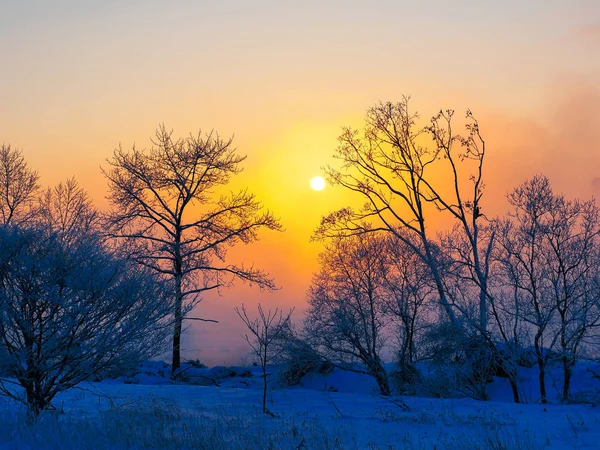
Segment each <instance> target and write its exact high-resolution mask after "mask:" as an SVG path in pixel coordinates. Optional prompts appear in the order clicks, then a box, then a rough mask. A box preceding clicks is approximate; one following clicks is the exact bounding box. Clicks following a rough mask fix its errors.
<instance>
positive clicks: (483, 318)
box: [479, 285, 487, 334]
mask: <svg viewBox="0 0 600 450" xmlns="http://www.w3.org/2000/svg"><path fill="white" fill-rule="evenodd" d="M479 331H480V332H481V334H485V333H486V332H487V286H486V285H482V287H481V289H480V290H479Z"/></svg>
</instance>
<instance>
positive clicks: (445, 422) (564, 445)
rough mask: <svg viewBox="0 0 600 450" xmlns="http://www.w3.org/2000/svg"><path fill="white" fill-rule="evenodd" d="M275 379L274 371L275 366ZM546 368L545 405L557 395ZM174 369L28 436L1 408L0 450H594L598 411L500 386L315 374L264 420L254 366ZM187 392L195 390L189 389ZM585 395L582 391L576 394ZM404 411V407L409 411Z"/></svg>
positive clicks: (86, 399) (91, 397) (582, 378)
mask: <svg viewBox="0 0 600 450" xmlns="http://www.w3.org/2000/svg"><path fill="white" fill-rule="evenodd" d="M272 370H273V371H275V370H276V369H272ZM595 372H596V373H597V372H600V367H598V365H597V364H593V363H580V364H579V365H578V366H576V370H575V377H574V386H573V391H574V392H575V398H577V397H578V396H584V395H585V396H586V397H590V396H591V392H593V391H594V390H596V391H597V390H598V389H599V388H600V380H598V378H597V377H595V376H594V373H595ZM559 373H560V372H559V371H558V370H555V371H552V372H551V374H550V376H549V378H548V381H549V383H548V384H549V394H550V399H551V400H552V401H553V402H554V401H556V398H557V395H558V394H557V393H558V387H559V386H560V379H559V378H560V377H559ZM168 374H169V368H168V367H166V365H164V364H163V363H161V362H149V363H145V364H144V365H143V366H142V367H141V368H140V371H139V373H138V374H136V375H135V376H132V377H129V378H121V379H118V380H105V381H102V382H99V383H86V384H84V385H82V386H81V388H78V389H73V390H70V391H67V392H63V393H61V394H60V395H59V396H58V397H57V398H56V400H55V401H54V405H55V406H56V407H57V409H58V411H57V413H54V414H46V415H45V416H44V417H42V419H41V420H40V421H39V423H38V424H36V425H35V426H33V427H28V426H27V425H25V424H24V423H23V416H24V413H23V411H22V410H21V409H20V408H19V407H18V406H17V405H15V404H14V403H11V402H9V401H8V400H4V401H1V402H0V448H7V449H32V450H33V449H55V448H61V449H63V448H64V449H85V448H89V449H118V448H130V449H138V448H139V449H141V448H182V449H192V448H194V449H195V448H206V449H236V448H244V449H263V448H265V449H279V448H284V449H308V448H311V449H312V448H315V449H404V448H407V449H434V448H435V449H445V448H448V449H478V448H479V449H527V450H534V449H543V448H549V449H553V448H556V449H597V448H600V408H596V407H594V406H593V405H590V404H560V403H558V402H556V403H551V404H546V405H542V404H536V403H528V404H519V405H515V404H513V403H512V401H511V399H512V394H511V391H510V389H509V387H508V384H507V383H506V382H505V381H506V380H503V379H495V380H494V382H493V383H491V384H490V385H489V393H490V395H491V397H492V400H491V401H488V402H480V401H475V400H470V399H440V398H425V397H408V396H404V397H397V396H392V397H391V398H389V399H385V398H382V397H380V396H378V395H377V394H376V392H375V390H376V389H375V387H376V386H375V383H374V381H373V380H372V379H371V378H369V377H367V376H364V375H359V374H354V373H349V372H341V371H333V372H331V373H329V374H321V373H312V374H309V375H308V376H306V377H305V378H304V381H303V385H302V386H299V387H294V388H289V389H270V390H269V395H268V408H269V410H270V411H272V412H273V413H274V414H275V417H270V416H266V415H264V414H262V412H261V407H260V403H261V395H262V391H261V389H260V388H261V386H262V384H261V383H262V379H261V378H260V370H259V368H257V367H248V368H245V367H234V368H224V367H217V368H212V369H196V368H190V369H189V370H188V371H186V374H187V375H188V377H187V378H186V384H171V383H170V382H169V380H168ZM536 376H537V372H536V371H535V369H523V372H522V382H521V385H522V390H523V397H524V398H525V399H526V400H527V401H529V402H535V400H536V392H537V384H536ZM190 383H194V384H190ZM583 392H585V394H582V393H583ZM404 404H405V405H406V406H408V408H405V407H404Z"/></svg>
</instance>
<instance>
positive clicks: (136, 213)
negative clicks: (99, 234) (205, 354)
mask: <svg viewBox="0 0 600 450" xmlns="http://www.w3.org/2000/svg"><path fill="white" fill-rule="evenodd" d="M152 144H153V145H152V147H151V148H150V149H149V150H138V149H136V148H135V146H134V147H133V148H132V149H131V150H130V151H126V150H123V149H122V148H121V147H119V148H118V149H116V150H115V151H114V154H113V157H112V159H110V160H109V161H108V163H109V168H108V169H106V170H104V174H105V176H106V178H107V180H108V185H109V197H108V198H109V200H110V202H111V205H112V209H111V211H110V212H109V214H108V215H107V223H108V228H109V230H110V231H109V234H110V236H112V237H113V238H115V239H117V240H118V241H119V242H120V244H121V245H123V246H125V247H126V248H127V249H128V251H130V252H131V254H132V255H133V257H135V258H136V260H137V261H138V262H139V263H141V264H143V265H145V266H147V267H149V268H151V269H153V270H155V271H156V272H158V273H160V274H161V275H163V276H164V277H165V278H167V279H170V280H172V281H173V285H174V288H173V289H174V290H173V297H174V299H175V308H174V311H173V313H174V318H175V327H174V331H173V361H172V362H173V364H172V370H173V373H175V371H176V370H177V369H178V368H179V367H180V361H181V332H182V324H183V320H184V319H185V318H186V312H187V311H189V310H190V308H191V306H192V305H193V304H195V303H196V302H197V301H198V299H199V295H200V294H201V293H203V292H206V291H209V290H215V289H216V290H218V289H219V288H222V287H228V286H231V285H232V283H233V282H234V280H236V279H237V280H243V281H247V282H249V283H251V284H256V285H258V286H259V287H260V288H261V289H263V288H264V289H268V290H272V289H275V287H276V286H275V284H274V281H273V280H272V279H271V278H270V277H269V276H268V274H266V273H265V272H263V271H262V270H259V269H256V268H254V267H253V266H245V265H244V264H232V263H229V262H227V261H226V253H227V248H229V247H232V246H233V245H235V244H238V243H243V244H248V243H251V242H253V241H256V240H257V239H258V231H259V230H261V229H271V230H279V229H280V224H279V222H278V221H277V219H276V218H275V217H274V216H273V215H272V214H271V213H270V212H269V211H265V210H264V209H263V207H262V205H261V203H260V202H259V201H258V200H257V199H256V198H255V196H254V195H253V194H250V193H249V192H248V191H246V190H242V191H239V192H237V193H231V194H230V195H221V196H217V194H216V192H215V191H216V190H218V189H219V188H222V187H224V186H226V185H227V184H228V183H229V181H230V179H231V177H232V176H234V175H236V174H238V173H239V172H240V171H241V170H242V169H241V163H242V161H243V160H244V159H245V157H244V156H240V155H238V154H237V153H236V150H235V148H234V147H233V145H232V139H227V140H224V139H222V138H221V137H220V136H219V135H218V134H217V133H215V132H210V133H208V134H205V135H203V134H202V133H201V132H198V134H196V135H190V136H188V137H186V138H180V139H175V138H173V136H172V132H170V131H168V130H167V129H166V128H165V127H164V126H160V127H159V128H158V129H157V131H156V134H155V137H154V139H153V140H152ZM200 320H202V319H200Z"/></svg>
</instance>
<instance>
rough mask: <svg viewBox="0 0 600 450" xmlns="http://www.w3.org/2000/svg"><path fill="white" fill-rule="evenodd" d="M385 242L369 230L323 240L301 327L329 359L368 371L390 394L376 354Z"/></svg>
mask: <svg viewBox="0 0 600 450" xmlns="http://www.w3.org/2000/svg"><path fill="white" fill-rule="evenodd" d="M385 246H386V243H385V240H384V239H383V238H382V237H381V236H378V235H375V234H370V233H365V234H361V235H357V236H354V237H346V238H338V239H335V240H333V241H332V242H331V243H328V244H326V246H325V251H324V252H323V253H322V254H321V255H320V263H321V270H320V271H319V272H318V273H317V274H316V275H315V276H314V278H313V281H312V284H311V286H310V288H309V292H308V304H309V308H308V311H307V313H306V319H305V328H306V334H307V335H308V336H310V337H311V340H312V343H313V345H314V346H315V348H317V349H319V350H320V352H321V353H322V355H323V356H324V357H325V358H326V359H327V360H329V361H330V362H331V363H332V364H334V365H336V366H338V367H341V368H343V369H346V370H351V371H354V372H360V373H366V374H368V375H371V376H373V377H374V378H375V380H376V381H377V385H378V386H379V391H380V392H381V394H382V395H390V386H389V381H388V374H387V372H386V370H385V367H384V366H383V362H382V360H381V357H380V351H381V349H382V346H383V344H384V336H383V329H384V326H385V319H386V316H385V314H384V311H383V309H384V301H383V288H384V283H385V281H384V273H385V271H386V263H387V261H386V258H387V256H386V252H385ZM356 362H361V363H363V364H364V368H363V367H362V366H358V365H357V364H356Z"/></svg>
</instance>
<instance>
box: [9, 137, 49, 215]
mask: <svg viewBox="0 0 600 450" xmlns="http://www.w3.org/2000/svg"><path fill="white" fill-rule="evenodd" d="M38 179H39V176H38V174H37V172H35V171H33V170H31V169H30V168H29V167H28V166H27V162H26V161H25V158H24V157H23V155H22V154H21V151H19V150H16V149H13V148H11V146H10V144H2V146H0V218H1V220H2V224H4V225H7V224H11V223H15V222H20V221H23V220H26V219H27V218H28V216H29V213H30V212H31V208H30V206H31V202H32V201H33V199H34V194H35V193H36V191H37V189H38V187H39V186H38Z"/></svg>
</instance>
